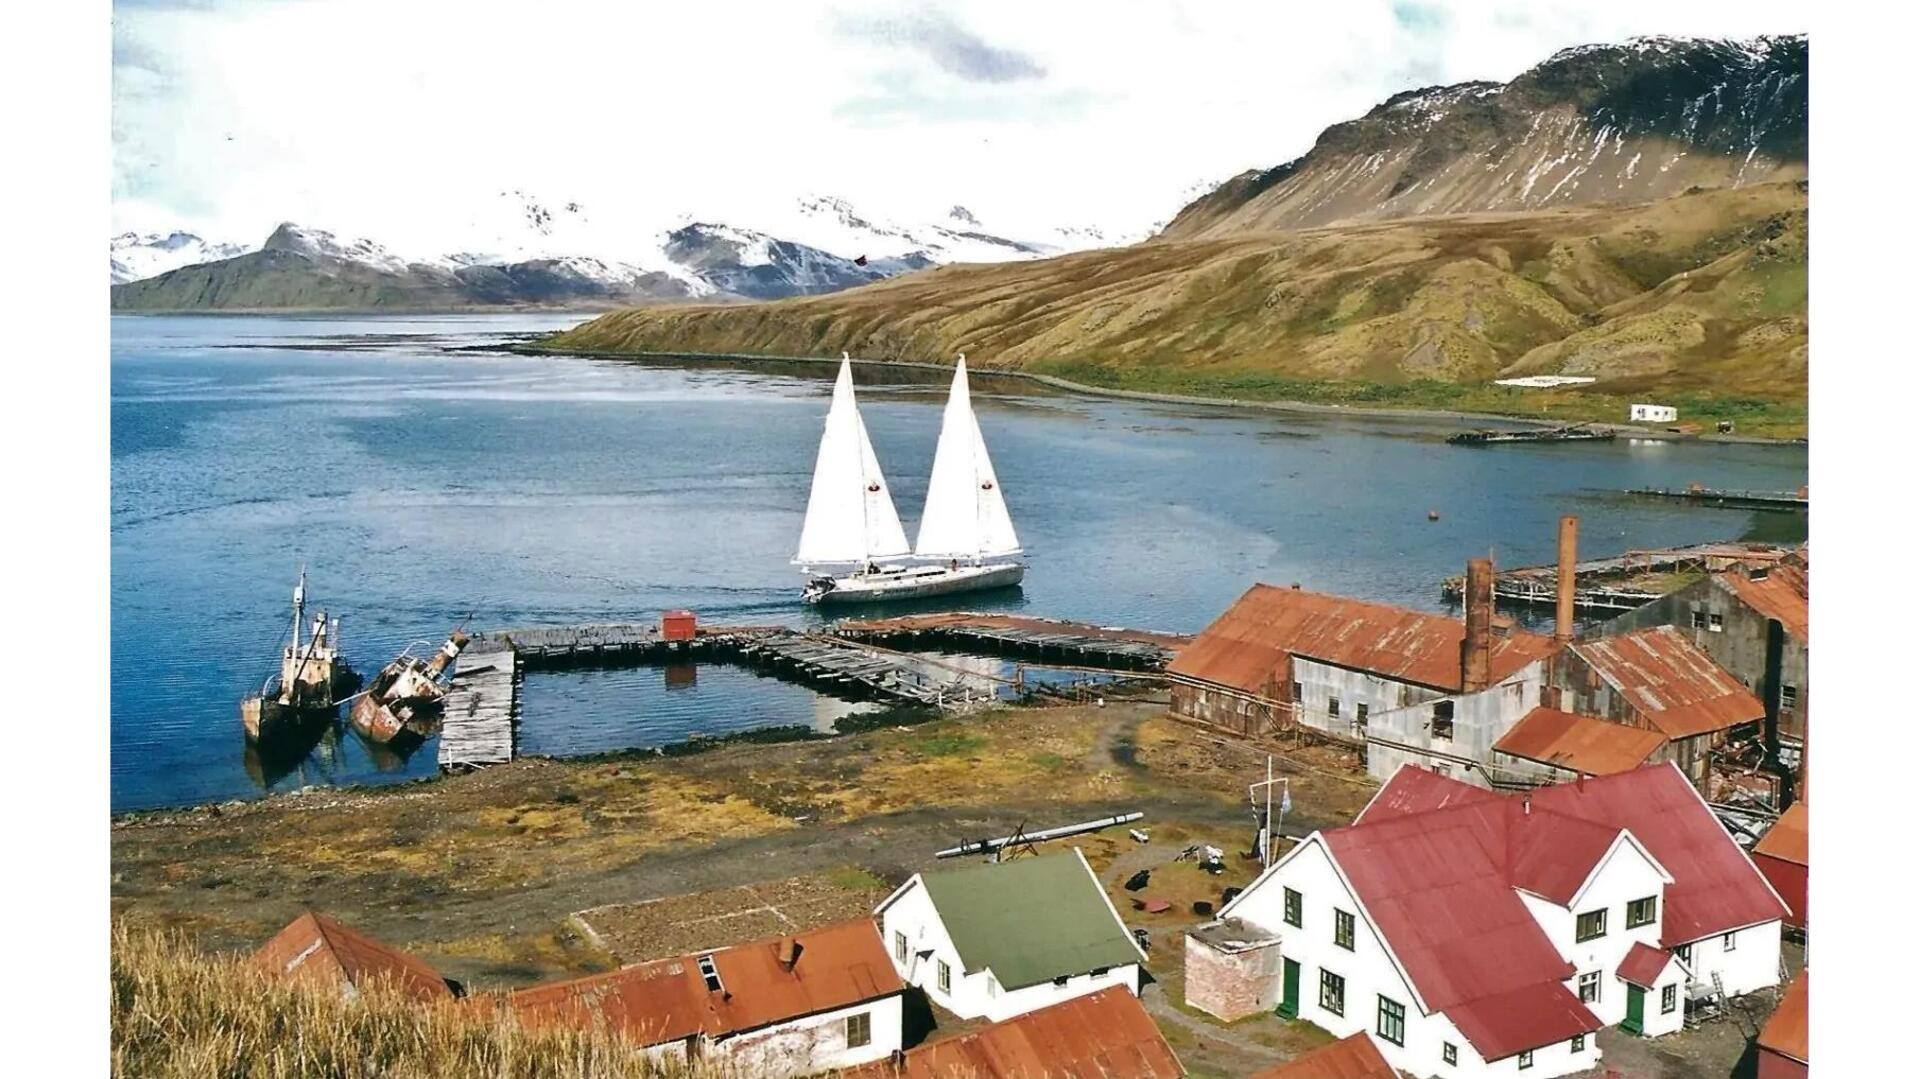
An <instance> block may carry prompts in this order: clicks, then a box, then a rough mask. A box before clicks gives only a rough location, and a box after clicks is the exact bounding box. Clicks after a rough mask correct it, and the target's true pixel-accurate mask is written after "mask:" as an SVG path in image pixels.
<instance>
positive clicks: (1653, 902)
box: [1627, 895, 1660, 929]
mask: <svg viewBox="0 0 1920 1079" xmlns="http://www.w3.org/2000/svg"><path fill="white" fill-rule="evenodd" d="M1642 903H1645V904H1646V905H1647V906H1646V910H1647V916H1646V917H1644V918H1635V917H1634V915H1633V911H1634V908H1635V907H1638V906H1639V905H1640V904H1642ZM1659 917H1660V897H1659V896H1657V895H1649V896H1642V897H1641V898H1639V899H1629V900H1627V928H1628V929H1638V928H1640V927H1641V926H1643V925H1652V924H1653V923H1654V922H1655V921H1657V920H1658V919H1659Z"/></svg>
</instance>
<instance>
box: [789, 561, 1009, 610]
mask: <svg viewBox="0 0 1920 1079" xmlns="http://www.w3.org/2000/svg"><path fill="white" fill-rule="evenodd" d="M1026 575H1027V567H1026V566H1024V565H1021V564H1020V563H1018V562H989V563H986V564H984V565H979V566H959V567H957V568H949V567H947V566H915V567H908V568H905V569H898V570H883V571H881V572H879V573H855V574H849V575H848V576H845V577H821V578H815V579H814V581H812V582H810V583H809V584H808V586H807V592H806V600H807V602H808V603H834V604H840V603H885V602H887V601H890V600H900V599H924V598H926V597H929V596H950V595H953V594H955V593H958V592H978V591H981V590H983V589H988V588H1009V587H1012V586H1013V585H1017V584H1019V583H1020V580H1021V578H1023V577H1025V576H1026Z"/></svg>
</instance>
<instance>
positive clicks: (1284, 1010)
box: [1280, 959, 1300, 1019]
mask: <svg viewBox="0 0 1920 1079" xmlns="http://www.w3.org/2000/svg"><path fill="white" fill-rule="evenodd" d="M1280 962H1281V968H1282V973H1281V975H1280V1014H1281V1015H1282V1016H1284V1017H1285V1018H1288V1019H1292V1018H1293V1017H1295V1016H1297V1015H1299V1014H1300V964H1298V963H1296V962H1294V961H1293V960H1291V959H1282V960H1281V961H1280Z"/></svg>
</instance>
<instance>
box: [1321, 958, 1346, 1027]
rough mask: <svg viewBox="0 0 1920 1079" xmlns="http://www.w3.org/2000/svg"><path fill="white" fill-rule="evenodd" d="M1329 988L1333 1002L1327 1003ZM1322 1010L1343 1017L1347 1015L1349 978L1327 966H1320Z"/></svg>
mask: <svg viewBox="0 0 1920 1079" xmlns="http://www.w3.org/2000/svg"><path fill="white" fill-rule="evenodd" d="M1329 990H1332V993H1331V997H1332V999H1333V1003H1332V1004H1328V1003H1327V1000H1328V997H1329V992H1328V991H1329ZM1320 1010H1321V1011H1323V1012H1327V1013H1329V1014H1331V1015H1337V1016H1340V1017H1341V1018H1343V1019H1344V1018H1346V1015H1347V979H1346V978H1345V977H1343V976H1341V975H1339V974H1335V973H1334V972H1333V971H1331V970H1328V969H1327V968H1325V967H1321V968H1320Z"/></svg>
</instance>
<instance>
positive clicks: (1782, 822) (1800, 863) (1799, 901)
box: [1753, 799, 1808, 929]
mask: <svg viewBox="0 0 1920 1079" xmlns="http://www.w3.org/2000/svg"><path fill="white" fill-rule="evenodd" d="M1753 864H1754V865H1755V866H1756V867H1758V868H1759V870H1760V874H1761V875H1762V876H1764V877H1766V878H1767V883H1769V884H1771V885H1773V890H1774V891H1776V892H1778V893H1779V894H1780V898H1781V899H1783V900H1785V901H1786V904H1787V909H1788V911H1789V912H1790V913H1789V914H1788V916H1787V924H1788V925H1791V926H1793V927H1795V928H1797V929H1805V928H1806V927H1807V865H1808V863H1807V803H1806V800H1805V799H1801V800H1800V801H1798V802H1795V803H1793V805H1791V806H1788V807H1787V811H1786V812H1785V813H1782V814H1781V815H1780V819H1779V820H1777V821H1775V822H1774V823H1773V827H1771V828H1769V829H1767V834H1766V835H1763V836H1761V837H1760V842H1758V843H1756V844H1754V846H1753Z"/></svg>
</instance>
